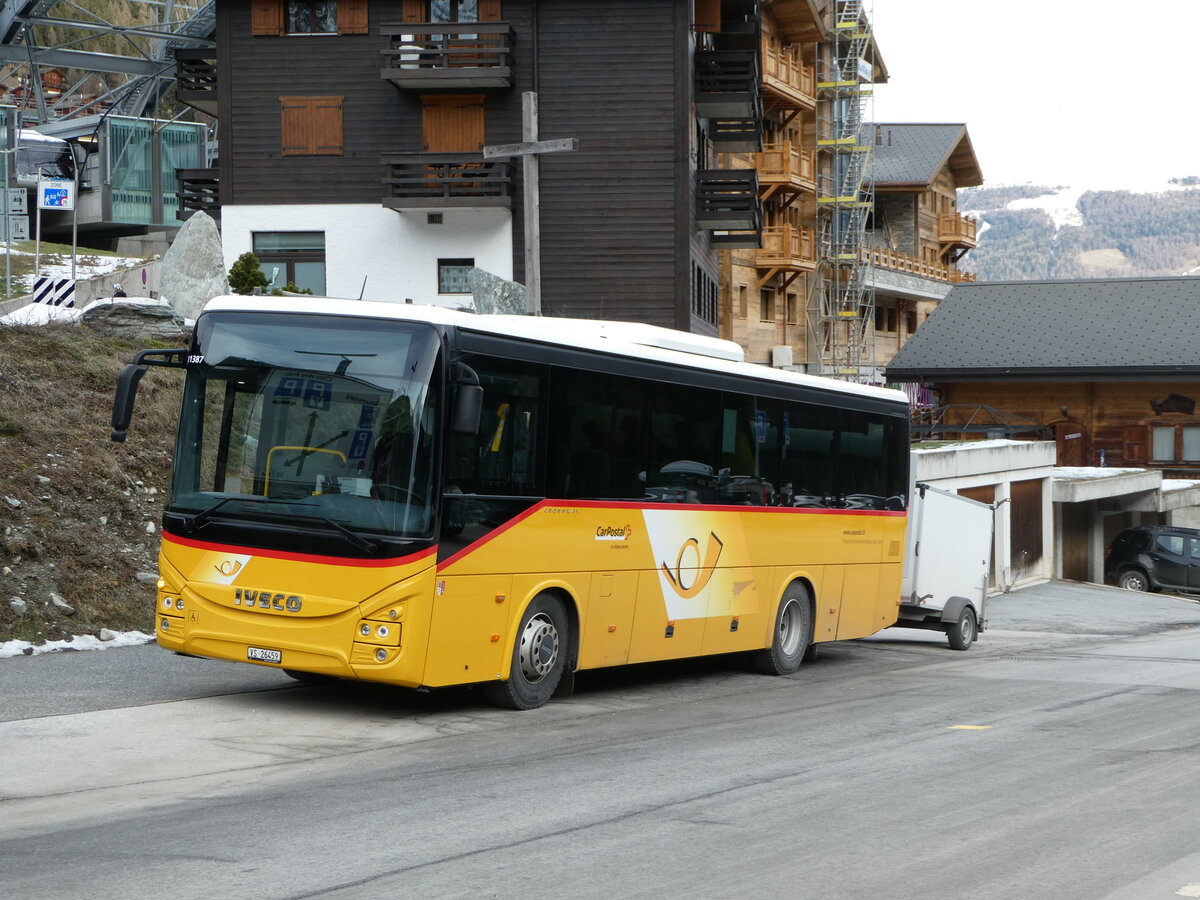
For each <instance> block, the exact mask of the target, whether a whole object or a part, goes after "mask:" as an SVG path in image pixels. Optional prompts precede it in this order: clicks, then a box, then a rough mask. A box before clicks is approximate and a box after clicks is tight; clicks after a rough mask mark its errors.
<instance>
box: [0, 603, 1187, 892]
mask: <svg viewBox="0 0 1200 900" xmlns="http://www.w3.org/2000/svg"><path fill="white" fill-rule="evenodd" d="M988 619H989V621H990V623H991V630H989V631H988V632H986V633H985V634H984V635H983V636H982V639H981V641H980V643H979V644H977V645H976V646H975V647H974V648H972V649H971V650H970V651H969V652H967V653H956V652H953V651H950V650H948V649H947V647H946V644H945V639H944V638H942V637H940V636H938V635H935V634H931V633H926V632H916V631H901V630H895V629H893V630H889V631H887V632H883V633H881V634H880V635H877V636H875V637H874V638H870V639H868V640H865V641H855V642H847V643H843V644H835V645H830V646H828V647H824V648H822V652H821V655H820V657H819V659H818V660H817V661H816V662H814V663H812V664H808V665H806V666H804V667H803V668H802V669H801V671H800V672H799V673H798V674H796V675H795V676H791V677H787V678H768V677H764V676H758V675H754V674H751V673H750V672H748V671H747V669H746V667H745V666H744V665H742V664H740V662H739V661H738V660H736V659H731V658H724V659H715V660H703V661H697V662H690V663H685V664H675V665H657V666H641V667H636V668H632V669H626V670H614V671H610V672H604V673H595V674H590V675H585V676H581V678H580V679H579V684H578V691H577V694H576V696H575V697H573V698H571V699H569V700H563V701H555V702H553V703H551V704H550V705H548V706H547V707H545V708H543V709H540V710H535V711H532V712H529V713H512V712H505V711H500V710H494V709H490V708H488V707H486V706H485V705H483V704H482V703H481V702H480V701H479V699H478V698H477V697H476V696H475V694H474V693H473V692H472V691H469V690H459V691H453V692H445V693H437V694H431V695H425V694H417V693H413V692H405V691H395V690H389V689H385V688H382V687H377V686H371V685H360V684H350V683H345V684H335V685H329V686H321V687H307V686H298V685H296V684H295V683H293V682H291V681H290V680H288V679H287V678H286V677H285V676H283V675H281V674H280V673H278V672H274V671H271V670H268V669H262V668H256V667H251V666H245V665H235V664H226V663H218V662H213V661H205V660H194V659H186V658H182V657H176V656H173V655H171V654H168V653H164V652H163V651H161V650H158V649H157V648H153V647H143V648H129V649H118V650H107V651H102V652H91V653H80V654H55V655H46V656H38V657H30V658H17V659H11V660H0V718H2V719H3V722H2V723H0V885H2V888H0V889H2V890H3V891H4V893H5V894H6V895H8V896H14V897H15V896H20V897H55V898H58V897H84V896H86V897H89V898H103V897H121V898H126V897H144V896H155V897H223V896H232V895H235V894H237V895H248V894H252V895H254V896H256V897H263V898H275V897H279V898H298V897H315V896H319V897H337V898H343V897H344V898H374V897H515V896H528V895H538V896H553V897H598V898H599V897H603V898H607V900H611V898H616V897H655V898H671V897H687V898H689V900H694V898H697V897H701V898H706V897H744V896H747V895H758V896H780V897H783V896H787V897H814V898H816V897H822V898H824V897H855V898H858V897H887V898H931V897H975V896H980V897H982V896H988V897H1004V898H1010V897H1012V898H1016V897H1029V898H1034V897H1036V898H1047V897H1054V898H1130V900H1133V898H1137V900H1145V898H1155V897H1163V898H1172V897H1176V896H1200V888H1196V887H1195V886H1197V885H1200V842H1198V841H1197V834H1198V833H1200V829H1198V828H1197V826H1196V816H1195V811H1196V809H1197V806H1198V804H1200V751H1198V750H1197V748H1198V747H1200V718H1198V716H1197V713H1196V706H1197V704H1196V700H1197V698H1198V697H1200V693H1198V692H1200V627H1198V626H1200V606H1198V605H1197V604H1196V603H1194V602H1192V601H1190V600H1188V599H1184V598H1179V597H1167V596H1162V595H1145V594H1129V593H1126V592H1123V591H1117V590H1115V589H1110V588H1097V587H1090V586H1081V585H1072V584H1064V583H1053V584H1050V585H1043V586H1039V587H1036V588H1029V589H1025V590H1022V591H1018V592H1014V593H1012V594H1008V595H1004V596H1002V597H999V598H995V599H994V600H993V602H992V603H991V605H990V609H989V613H988ZM1189 886H1193V887H1189ZM1193 891H1194V892H1193Z"/></svg>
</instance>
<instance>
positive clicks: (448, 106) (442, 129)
mask: <svg viewBox="0 0 1200 900" xmlns="http://www.w3.org/2000/svg"><path fill="white" fill-rule="evenodd" d="M421 129H422V134H423V136H424V150H425V152H426V153H478V152H479V151H480V150H482V149H483V95H482V94H471V95H437V94H432V95H429V96H425V97H422V98H421Z"/></svg>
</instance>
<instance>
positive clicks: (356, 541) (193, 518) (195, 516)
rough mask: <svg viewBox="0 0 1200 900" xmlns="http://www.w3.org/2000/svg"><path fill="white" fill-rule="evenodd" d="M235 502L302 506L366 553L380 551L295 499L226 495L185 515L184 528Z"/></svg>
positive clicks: (193, 528)
mask: <svg viewBox="0 0 1200 900" xmlns="http://www.w3.org/2000/svg"><path fill="white" fill-rule="evenodd" d="M234 502H237V503H256V504H260V505H262V504H280V503H281V504H283V505H284V506H299V507H302V508H303V509H304V515H305V517H306V518H310V519H315V520H316V521H318V522H324V523H325V524H326V525H329V526H330V527H331V528H335V529H336V530H337V531H339V532H341V533H342V535H343V536H345V538H346V540H347V541H349V542H350V543H351V544H353V545H354V546H355V547H357V548H358V549H359V550H362V551H363V552H364V553H370V554H371V555H374V554H376V553H378V552H379V544H377V543H375V542H374V541H368V540H367V539H366V538H364V537H362V536H361V535H359V534H356V533H355V532H353V531H351V530H350V529H349V528H347V527H346V526H345V525H343V524H342V523H341V522H337V521H334V520H333V519H331V518H329V517H328V516H322V515H317V514H314V513H311V512H309V510H310V509H311V507H310V506H308V505H306V504H304V503H295V502H294V501H291V500H274V499H270V498H263V499H259V498H250V497H225V498H224V499H222V500H218V501H217V502H216V503H214V504H213V505H212V506H210V507H208V508H207V509H202V510H200V512H198V513H195V514H193V515H190V516H184V517H183V527H184V530H186V531H188V532H192V531H197V530H199V529H200V528H203V527H204V525H205V523H207V522H208V520H209V519H211V518H212V517H213V515H214V514H215V513H216V511H217V510H218V509H220V508H221V507H222V506H224V505H225V504H226V503H234Z"/></svg>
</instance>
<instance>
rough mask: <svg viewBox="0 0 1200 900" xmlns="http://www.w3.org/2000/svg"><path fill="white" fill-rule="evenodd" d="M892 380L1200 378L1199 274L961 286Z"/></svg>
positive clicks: (896, 365) (911, 343) (898, 360)
mask: <svg viewBox="0 0 1200 900" xmlns="http://www.w3.org/2000/svg"><path fill="white" fill-rule="evenodd" d="M887 375H888V379H889V380H891V381H938V380H965V379H972V380H996V379H1000V378H1006V379H1025V380H1030V379H1045V378H1082V377H1085V376H1086V377H1088V378H1095V377H1105V376H1108V377H1117V378H1122V379H1128V378H1130V377H1138V376H1144V377H1145V378H1147V379H1150V378H1156V377H1157V378H1164V377H1170V376H1173V375H1182V376H1185V377H1188V378H1195V377H1200V278H1195V277H1184V278H1120V279H1089V280H1082V281H1005V282H990V283H981V284H958V285H955V286H954V287H953V288H952V289H951V291H950V293H949V294H947V295H946V297H945V299H943V300H942V301H941V303H939V304H938V306H937V308H936V309H935V310H934V312H933V314H932V315H930V317H929V318H928V319H926V320H925V322H924V323H922V325H921V327H920V328H918V329H917V331H916V333H915V334H914V335H913V336H912V337H911V338H910V339H909V340H908V342H907V343H906V344H905V345H904V346H903V347H901V348H900V352H899V353H897V354H896V356H895V357H894V358H893V359H892V361H891V363H890V364H889V365H888V367H887Z"/></svg>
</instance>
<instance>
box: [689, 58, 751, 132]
mask: <svg viewBox="0 0 1200 900" xmlns="http://www.w3.org/2000/svg"><path fill="white" fill-rule="evenodd" d="M759 82H760V78H759V72H758V54H757V53H755V52H754V51H753V50H698V51H696V115H697V116H699V117H700V118H701V119H754V118H759V117H760V116H761V115H762V97H761V96H760V95H759V92H758V91H759Z"/></svg>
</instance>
